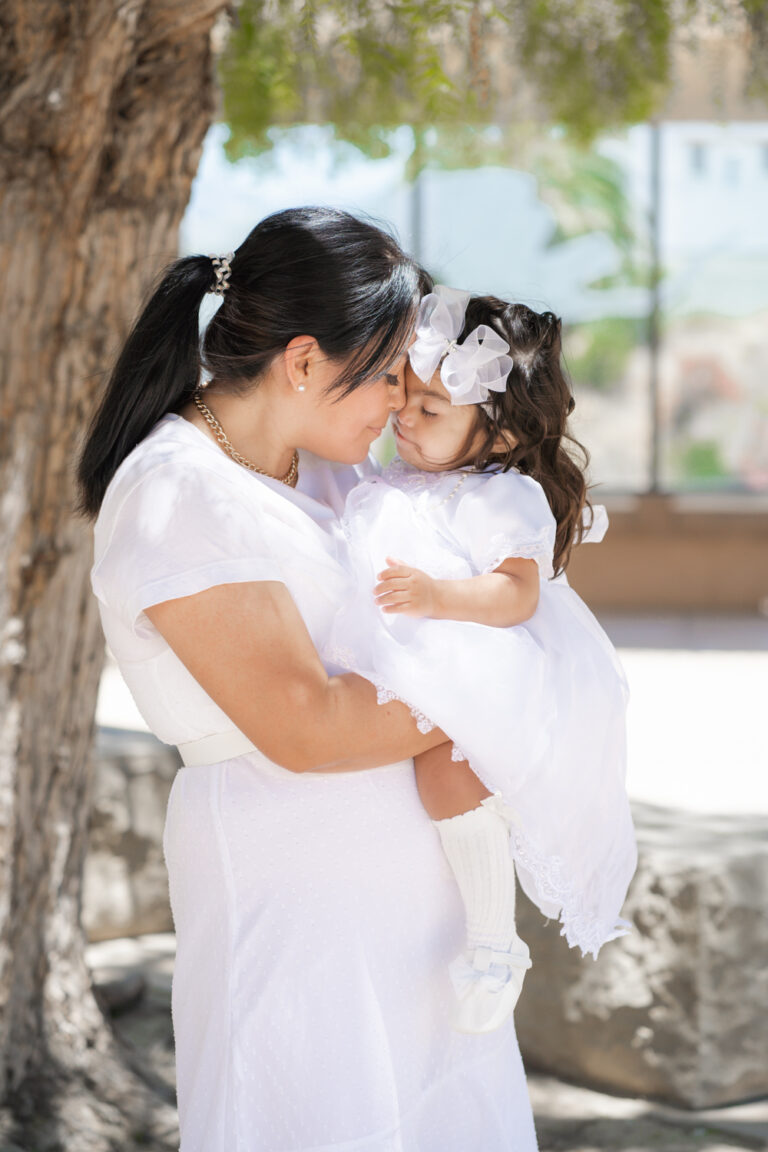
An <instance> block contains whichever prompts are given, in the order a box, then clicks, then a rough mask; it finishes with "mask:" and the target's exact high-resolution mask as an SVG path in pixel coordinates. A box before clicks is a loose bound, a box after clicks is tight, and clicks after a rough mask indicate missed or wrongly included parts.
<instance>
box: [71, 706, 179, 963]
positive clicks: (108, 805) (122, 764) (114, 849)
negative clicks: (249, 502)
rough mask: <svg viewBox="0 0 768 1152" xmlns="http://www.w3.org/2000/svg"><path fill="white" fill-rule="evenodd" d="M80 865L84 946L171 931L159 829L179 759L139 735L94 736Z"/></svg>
mask: <svg viewBox="0 0 768 1152" xmlns="http://www.w3.org/2000/svg"><path fill="white" fill-rule="evenodd" d="M93 755H94V759H95V768H94V771H95V780H94V791H93V805H92V809H91V816H90V822H89V833H88V835H89V842H88V852H87V854H86V859H85V878H84V890H83V922H84V924H85V929H86V934H87V937H88V939H89V940H91V941H95V940H108V939H112V938H114V937H118V936H136V935H140V934H142V933H145V932H168V931H172V930H173V919H172V917H171V909H170V902H169V897H168V874H167V872H166V868H165V861H164V859H163V845H162V841H163V825H164V823H165V810H166V807H167V803H168V793H169V792H170V789H171V784H172V783H173V777H174V776H175V774H176V770H177V768H178V767H179V766H180V765H181V759H180V757H179V754H178V752H177V751H176V749H175V748H174V747H171V746H170V745H168V744H161V743H160V741H159V740H157V739H156V738H155V737H154V736H152V735H150V734H149V733H145V732H132V731H126V730H122V729H117V728H99V729H98V731H97V735H96V743H95V747H94V753H93Z"/></svg>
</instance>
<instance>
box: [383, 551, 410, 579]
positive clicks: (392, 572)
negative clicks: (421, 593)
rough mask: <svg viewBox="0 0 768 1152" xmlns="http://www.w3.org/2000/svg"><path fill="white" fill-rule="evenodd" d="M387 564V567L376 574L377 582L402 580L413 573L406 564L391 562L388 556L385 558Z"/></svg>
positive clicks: (398, 561)
mask: <svg viewBox="0 0 768 1152" xmlns="http://www.w3.org/2000/svg"><path fill="white" fill-rule="evenodd" d="M387 564H388V565H389V567H388V568H385V569H384V571H383V572H379V573H378V577H379V580H392V579H396V578H400V579H402V578H404V577H405V576H410V575H411V573H412V572H413V571H414V569H413V568H411V567H409V565H408V564H403V563H402V562H401V561H400V560H392V559H391V557H389V556H387Z"/></svg>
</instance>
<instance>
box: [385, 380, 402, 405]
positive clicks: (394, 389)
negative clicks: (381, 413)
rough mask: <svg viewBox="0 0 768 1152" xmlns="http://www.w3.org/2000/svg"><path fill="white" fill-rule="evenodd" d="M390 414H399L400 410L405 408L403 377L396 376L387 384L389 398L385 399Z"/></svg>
mask: <svg viewBox="0 0 768 1152" xmlns="http://www.w3.org/2000/svg"><path fill="white" fill-rule="evenodd" d="M387 403H388V404H389V410H390V412H399V411H400V409H401V408H404V407H405V379H404V376H400V375H399V376H398V377H397V379H396V380H393V381H391V382H390V384H389V396H388V398H387Z"/></svg>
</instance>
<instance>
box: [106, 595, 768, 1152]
mask: <svg viewBox="0 0 768 1152" xmlns="http://www.w3.org/2000/svg"><path fill="white" fill-rule="evenodd" d="M599 618H600V621H601V623H602V624H603V627H604V628H605V629H606V631H607V633H608V635H609V636H610V637H611V640H612V641H613V643H614V644H615V645H616V647H617V650H618V652H619V656H620V659H621V661H622V663H623V666H624V669H625V671H626V674H627V677H628V680H629V684H630V692H631V698H630V704H629V710H628V739H629V762H628V789H629V792H630V795H631V796H632V798H633V799H636V800H641V801H645V802H648V803H653V804H661V805H669V806H671V807H675V808H681V809H688V810H691V811H697V812H712V813H751V814H755V815H757V814H764V813H768V771H766V769H768V745H767V743H766V737H765V726H764V712H765V703H766V700H768V619H767V618H765V617H761V616H755V617H751V618H745V617H704V616H666V617H662V616H639V615H617V614H613V615H608V614H600V615H599ZM97 719H98V722H99V723H101V724H104V725H109V726H114V727H121V728H137V729H145V725H144V723H143V721H142V719H141V717H140V716H139V715H138V713H137V711H136V709H135V706H134V704H133V701H132V700H131V698H130V696H129V695H128V692H127V689H125V686H124V685H123V683H122V680H121V678H120V675H119V673H118V672H117V670H116V668H115V667H114V665H113V664H108V665H107V668H106V670H105V675H104V678H103V681H102V689H101V694H100V698H99V708H98V714H97ZM173 958H174V940H173V936H172V935H170V934H169V935H155V936H143V937H136V938H133V939H126V940H114V941H106V942H104V943H100V944H94V945H91V946H90V948H89V962H90V963H91V965H92V967H93V968H94V972H95V977H96V980H97V984H98V983H103V982H105V981H109V980H111V979H118V980H123V979H124V978H126V977H127V976H129V975H130V974H131V973H134V974H135V973H137V972H138V973H140V974H141V977H142V979H143V986H144V992H143V995H142V996H141V998H140V999H139V1000H138V1001H137V1002H136V1003H135V1004H134V1006H133V1007H132V1008H130V1009H129V1010H128V1011H124V1012H122V1013H121V1014H120V1015H118V1016H116V1017H115V1025H116V1027H117V1029H118V1031H119V1032H120V1033H121V1034H122V1035H123V1036H124V1037H125V1038H126V1039H128V1040H130V1041H131V1042H132V1043H134V1044H136V1045H137V1046H138V1047H139V1048H140V1049H141V1050H142V1051H143V1052H144V1053H146V1057H147V1059H148V1060H149V1062H150V1063H151V1064H152V1066H153V1067H154V1068H155V1069H156V1070H157V1071H158V1072H159V1074H160V1075H161V1076H163V1077H164V1078H165V1079H166V1080H167V1081H168V1083H169V1084H173V1075H174V1073H173V1032H172V1028H171V1020H170V981H171V974H172V970H173ZM529 1084H530V1092H531V1098H532V1101H533V1106H534V1111H535V1113H536V1121H537V1131H538V1133H539V1142H540V1147H541V1152H597V1150H598V1149H599V1150H606V1152H608V1150H610V1152H736V1150H737V1149H768V1100H763V1101H758V1102H754V1103H750V1104H743V1105H739V1106H733V1107H730V1108H721V1109H716V1110H712V1111H708V1112H698V1113H689V1112H681V1111H678V1110H676V1109H672V1108H667V1107H665V1106H663V1105H659V1104H655V1103H652V1102H648V1101H645V1100H640V1099H625V1098H621V1097H616V1096H611V1095H605V1094H602V1093H599V1092H593V1091H590V1090H588V1089H585V1088H581V1087H578V1086H574V1085H570V1084H566V1083H563V1082H561V1081H557V1080H554V1079H553V1078H552V1077H549V1076H546V1075H541V1074H539V1073H537V1072H536V1071H535V1070H533V1069H529ZM510 1152H512V1150H510Z"/></svg>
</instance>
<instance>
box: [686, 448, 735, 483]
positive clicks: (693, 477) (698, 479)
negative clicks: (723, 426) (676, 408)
mask: <svg viewBox="0 0 768 1152" xmlns="http://www.w3.org/2000/svg"><path fill="white" fill-rule="evenodd" d="M675 456H676V460H674V461H673V466H675V465H676V467H675V471H676V472H677V473H678V475H677V477H676V480H677V482H678V483H679V484H682V485H683V487H689V486H690V487H692V488H695V489H701V488H702V487H706V486H707V481H710V482H713V486H714V487H716V488H718V489H721V488H722V486H723V485H722V481H723V480H725V479H727V478H728V477H729V476H730V475H731V472H730V469H729V468H728V467H727V466H726V464H725V462H724V461H723V458H722V450H721V446H720V445H719V444H718V442H717V441H716V440H688V441H684V442H682V443H680V444H678V445H676V452H675ZM714 482H716V483H714Z"/></svg>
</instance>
